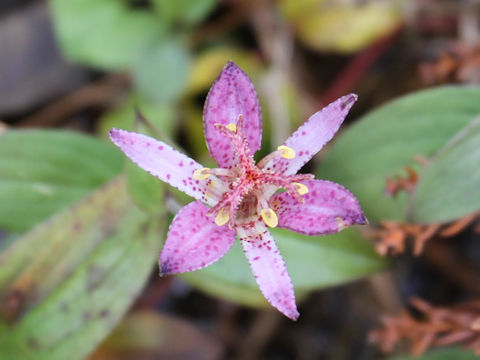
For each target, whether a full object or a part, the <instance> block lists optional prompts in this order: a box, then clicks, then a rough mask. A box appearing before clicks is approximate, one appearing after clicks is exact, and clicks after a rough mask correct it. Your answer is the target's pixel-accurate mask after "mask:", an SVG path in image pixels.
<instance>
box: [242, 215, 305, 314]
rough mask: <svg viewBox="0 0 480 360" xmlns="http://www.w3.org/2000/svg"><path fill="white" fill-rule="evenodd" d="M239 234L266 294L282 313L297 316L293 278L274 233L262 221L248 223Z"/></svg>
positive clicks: (256, 278) (249, 261)
mask: <svg viewBox="0 0 480 360" xmlns="http://www.w3.org/2000/svg"><path fill="white" fill-rule="evenodd" d="M259 227H262V229H259ZM238 235H239V237H240V242H241V244H242V247H243V251H244V253H245V255H246V257H247V259H248V263H249V264H250V267H251V269H252V272H253V275H254V277H255V280H256V282H257V284H258V286H259V288H260V291H261V292H262V294H263V296H265V298H266V299H267V300H268V302H269V303H270V304H272V305H273V306H274V307H276V308H277V309H278V310H279V311H280V312H281V313H282V314H284V315H285V316H287V317H288V318H290V319H292V320H296V319H297V318H298V316H299V313H298V310H297V305H296V303H295V292H294V289H293V285H292V280H291V279H290V275H289V274H288V270H287V267H286V265H285V262H284V261H283V258H282V255H281V254H280V251H279V250H278V247H277V244H276V243H275V240H274V239H273V236H272V235H271V234H270V232H269V231H268V230H267V229H266V228H265V226H264V225H263V223H256V224H246V225H245V226H243V227H242V228H241V229H239V230H238Z"/></svg>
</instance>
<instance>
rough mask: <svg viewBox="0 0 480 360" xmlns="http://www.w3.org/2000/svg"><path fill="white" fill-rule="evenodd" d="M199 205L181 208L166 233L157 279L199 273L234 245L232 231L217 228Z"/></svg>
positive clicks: (195, 203) (226, 228)
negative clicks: (191, 272) (185, 273)
mask: <svg viewBox="0 0 480 360" xmlns="http://www.w3.org/2000/svg"><path fill="white" fill-rule="evenodd" d="M208 210H209V208H208V207H207V206H205V205H203V204H202V203H201V202H200V201H194V202H192V203H190V204H188V205H186V206H185V207H183V208H182V209H181V210H180V211H179V212H178V214H177V215H176V216H175V218H174V219H173V221H172V223H171V224H170V228H169V229H168V235H167V240H166V242H165V246H164V247H163V249H162V252H161V253H160V272H161V275H168V274H178V273H183V272H187V271H194V270H199V269H202V268H204V267H206V266H208V265H210V264H212V263H214V262H215V261H217V260H219V259H220V258H221V257H222V256H223V255H225V254H226V252H227V251H228V250H230V248H231V246H232V245H233V242H234V241H235V230H232V229H230V228H229V227H228V226H225V225H224V226H218V225H216V224H215V222H214V221H213V218H212V217H211V216H207V212H208Z"/></svg>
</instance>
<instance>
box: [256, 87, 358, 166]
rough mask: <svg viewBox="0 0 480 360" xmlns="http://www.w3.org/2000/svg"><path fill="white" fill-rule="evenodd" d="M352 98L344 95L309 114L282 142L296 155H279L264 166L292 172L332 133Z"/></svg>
mask: <svg viewBox="0 0 480 360" xmlns="http://www.w3.org/2000/svg"><path fill="white" fill-rule="evenodd" d="M355 101H357V95H355V94H349V95H345V96H342V97H341V98H340V99H338V100H336V101H334V102H332V103H331V104H330V105H328V106H326V107H324V108H323V109H322V110H320V111H318V112H316V113H315V114H313V115H312V116H310V118H309V119H308V121H307V122H305V123H304V124H303V125H301V126H300V127H299V128H298V129H297V131H295V132H294V133H293V134H292V135H291V136H290V137H289V138H288V139H287V140H286V141H285V142H284V143H283V145H286V146H288V147H291V148H292V149H294V150H295V152H296V157H295V158H293V159H290V160H289V159H284V158H283V157H280V156H279V157H277V158H275V159H273V160H272V161H271V162H270V163H269V164H268V165H267V166H265V169H267V170H275V171H277V172H281V173H284V174H285V175H291V174H295V173H296V172H297V171H298V170H300V168H301V167H302V166H303V165H305V164H306V163H307V162H308V161H310V159H311V158H312V157H313V156H314V155H315V154H316V153H317V152H319V151H320V149H321V148H322V147H323V146H324V145H325V144H326V143H327V142H328V141H330V139H331V138H332V137H333V135H335V133H336V132H337V130H338V128H339V127H340V125H341V124H342V122H343V120H344V119H345V117H346V116H347V114H348V112H349V111H350V108H351V107H352V106H353V104H354V103H355Z"/></svg>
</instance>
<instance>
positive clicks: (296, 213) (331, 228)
mask: <svg viewBox="0 0 480 360" xmlns="http://www.w3.org/2000/svg"><path fill="white" fill-rule="evenodd" d="M303 184H305V185H307V187H308V189H309V192H308V193H307V194H305V195H303V198H304V200H305V203H304V204H302V203H300V202H298V200H297V199H295V198H294V197H293V196H292V195H290V194H288V193H286V192H283V193H280V194H278V195H275V196H274V197H273V198H272V200H271V202H272V204H273V207H274V209H275V212H276V213H277V216H278V226H279V227H282V228H286V229H290V230H293V231H296V232H299V233H301V234H306V235H327V234H333V233H337V232H339V231H340V230H342V229H343V228H345V227H347V226H351V225H363V224H367V219H366V218H365V215H364V214H363V211H362V208H361V207H360V204H359V202H358V200H357V198H356V197H355V196H354V195H353V194H352V193H351V192H350V191H348V190H347V189H345V188H344V187H343V186H340V185H339V184H337V183H334V182H331V181H325V180H309V181H304V182H303Z"/></svg>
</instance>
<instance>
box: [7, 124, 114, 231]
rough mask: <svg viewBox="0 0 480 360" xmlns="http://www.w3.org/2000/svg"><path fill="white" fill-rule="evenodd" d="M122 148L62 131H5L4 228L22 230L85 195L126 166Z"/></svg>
mask: <svg viewBox="0 0 480 360" xmlns="http://www.w3.org/2000/svg"><path fill="white" fill-rule="evenodd" d="M122 166H123V158H122V156H121V153H120V152H119V151H118V150H116V149H115V148H113V147H112V146H109V145H108V144H105V143H102V142H100V141H98V140H96V139H94V138H92V137H89V136H85V135H80V134H75V133H70V132H60V131H45V130H28V131H15V130H13V131H7V132H5V133H3V134H2V135H0V228H2V229H5V230H9V231H17V232H22V231H26V230H28V229H30V228H31V227H32V226H33V225H35V224H36V223H38V222H40V221H42V220H44V219H46V218H47V217H49V216H51V215H52V214H54V213H55V212H57V211H58V210H60V209H62V208H64V207H66V206H68V205H70V204H72V203H73V202H74V201H76V200H79V199H81V198H82V197H84V196H85V195H86V194H88V193H89V192H90V191H92V190H93V189H96V188H97V187H99V186H100V185H103V184H104V183H106V182H107V181H109V180H111V179H112V178H113V177H115V176H116V175H118V174H119V173H120V171H121V170H122Z"/></svg>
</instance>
